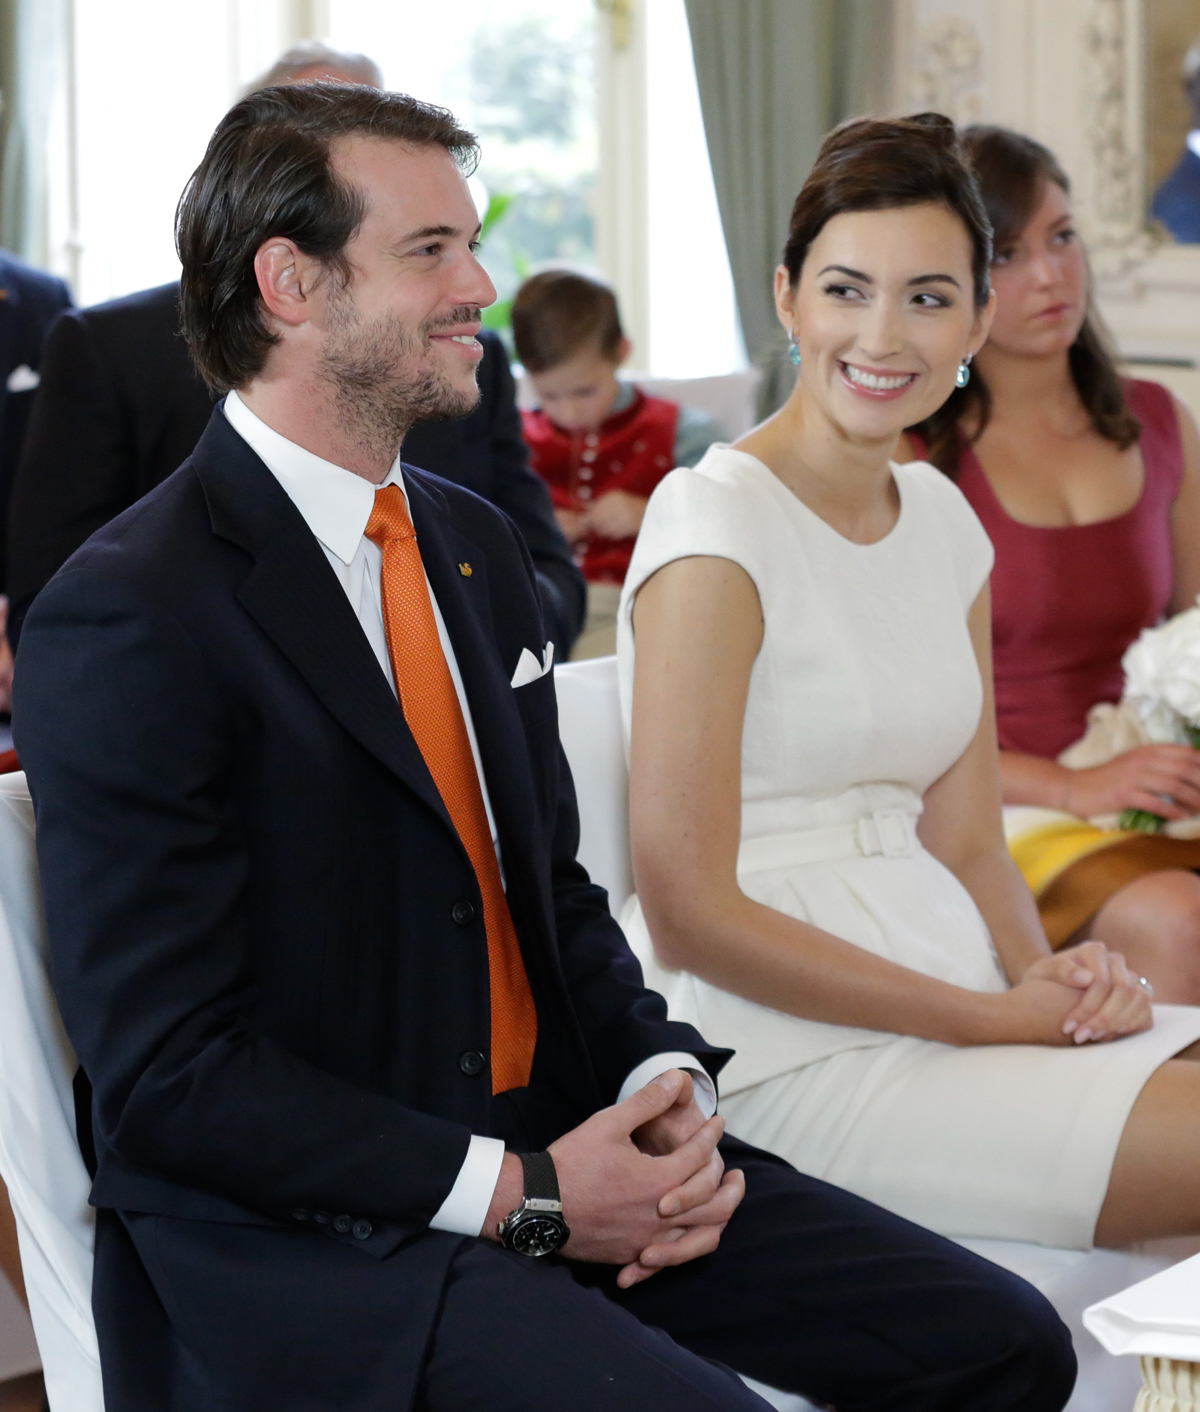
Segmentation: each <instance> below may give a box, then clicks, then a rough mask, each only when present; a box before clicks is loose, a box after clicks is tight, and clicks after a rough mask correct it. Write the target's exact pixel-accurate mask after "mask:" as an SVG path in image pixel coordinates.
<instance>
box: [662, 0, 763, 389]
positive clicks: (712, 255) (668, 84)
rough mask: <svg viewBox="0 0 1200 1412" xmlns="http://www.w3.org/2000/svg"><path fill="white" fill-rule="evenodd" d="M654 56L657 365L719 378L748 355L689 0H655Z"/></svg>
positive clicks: (667, 373)
mask: <svg viewBox="0 0 1200 1412" xmlns="http://www.w3.org/2000/svg"><path fill="white" fill-rule="evenodd" d="M646 61H647V67H648V77H649V81H648V83H647V85H646V142H647V147H648V153H647V156H648V160H647V177H648V180H647V187H648V201H647V225H648V234H649V240H648V261H649V279H648V281H647V283H648V286H649V294H650V310H649V313H650V319H649V322H650V360H649V361H650V370H651V371H652V372H653V373H654V375H655V376H656V377H669V378H695V377H713V376H716V375H718V374H720V373H729V372H733V371H735V370H736V369H738V368H744V367H745V366H746V353H745V347H744V345H743V343H742V331H741V327H740V325H739V323H738V312H737V301H736V299H735V298H734V292H733V277H732V275H731V273H730V269H729V255H728V252H727V251H726V249H725V234H724V231H723V230H722V228H721V216H720V212H719V211H718V209H717V194H716V191H715V189H714V187H713V175H712V166H711V164H710V162H709V156H708V146H707V143H706V142H705V138H704V120H703V118H702V117H701V115H700V95H699V92H698V90H697V87H696V70H695V65H694V63H693V60H692V41H691V36H690V35H689V33H688V22H687V12H686V9H685V7H684V0H647V10H646Z"/></svg>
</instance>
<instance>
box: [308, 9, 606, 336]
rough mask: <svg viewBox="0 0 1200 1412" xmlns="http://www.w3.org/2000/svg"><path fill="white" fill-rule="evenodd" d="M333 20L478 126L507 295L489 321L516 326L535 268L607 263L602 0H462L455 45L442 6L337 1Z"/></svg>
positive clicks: (419, 91) (336, 32)
mask: <svg viewBox="0 0 1200 1412" xmlns="http://www.w3.org/2000/svg"><path fill="white" fill-rule="evenodd" d="M330 23H331V41H330V42H331V43H333V44H334V45H335V46H336V47H338V48H345V49H354V50H362V51H363V52H365V53H369V54H370V55H371V56H372V58H374V59H375V60H377V62H378V63H379V64H381V65H382V67H383V71H384V81H385V82H386V83H387V84H388V85H389V86H390V87H392V88H398V89H402V90H404V91H405V92H408V93H413V94H415V95H416V96H417V97H420V98H426V99H429V100H430V101H432V102H437V103H443V104H445V105H446V107H448V108H450V109H451V110H452V111H453V112H454V114H455V116H456V117H457V118H458V119H459V121H460V122H462V123H463V124H464V125H465V126H467V127H469V128H470V129H471V130H472V131H474V132H476V133H478V135H479V137H480V141H481V145H482V159H481V161H480V165H479V170H478V172H477V174H476V179H475V181H474V183H473V188H474V192H475V197H476V202H477V204H478V205H479V206H480V209H481V211H484V212H486V217H485V222H486V233H485V239H484V242H483V248H482V252H481V257H480V258H481V260H482V262H483V265H484V267H485V268H486V270H487V272H488V274H489V275H490V276H491V277H492V280H493V282H494V283H495V285H496V291H497V296H498V299H497V303H496V305H495V306H494V307H493V308H492V309H491V310H488V311H487V312H486V313H485V316H484V317H485V322H486V323H488V324H490V325H491V326H492V327H494V328H500V329H502V330H503V329H507V325H508V311H509V306H510V304H511V301H512V296H513V294H514V293H515V291H516V288H517V286H518V284H520V282H521V280H522V279H523V278H524V276H525V274H526V273H527V272H528V270H529V269H530V267H531V266H535V265H537V264H538V263H540V262H542V261H545V260H572V261H575V262H578V263H580V264H584V265H594V264H595V260H596V249H595V215H594V203H595V189H596V163H597V149H596V104H595V77H594V62H593V61H594V54H595V15H594V6H593V4H592V0H542V2H541V3H537V0H512V3H506V4H504V5H496V4H491V3H487V0H459V3H458V4H457V5H456V6H455V10H454V34H455V40H454V43H453V44H452V45H450V44H448V43H447V40H446V23H445V18H444V15H443V14H442V13H441V12H440V11H439V10H438V9H437V7H435V6H424V5H422V6H416V5H412V6H408V5H405V6H396V7H394V8H393V9H392V10H391V11H390V12H389V11H385V10H384V9H383V7H381V6H380V5H379V4H378V0H332V3H331V5H330Z"/></svg>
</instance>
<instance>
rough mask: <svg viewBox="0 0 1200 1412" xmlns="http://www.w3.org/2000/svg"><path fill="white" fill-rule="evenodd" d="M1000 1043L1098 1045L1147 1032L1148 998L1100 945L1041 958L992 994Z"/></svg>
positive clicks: (1124, 967) (1134, 978)
mask: <svg viewBox="0 0 1200 1412" xmlns="http://www.w3.org/2000/svg"><path fill="white" fill-rule="evenodd" d="M995 1000H996V1001H997V1002H998V1004H997V1009H998V1011H999V1013H1000V1016H1001V1033H1002V1036H1003V1037H1001V1038H999V1040H998V1041H997V1042H999V1043H1002V1044H1048V1045H1067V1044H1097V1043H1100V1042H1102V1041H1104V1040H1111V1039H1121V1038H1122V1037H1123V1036H1125V1035H1131V1034H1137V1033H1138V1032H1139V1031H1140V1030H1148V1029H1149V1028H1150V1027H1151V1026H1152V1025H1153V1023H1154V1014H1153V1011H1152V1010H1151V1007H1150V994H1149V992H1148V991H1147V989H1146V988H1145V987H1144V986H1143V985H1142V984H1141V982H1140V980H1139V978H1138V977H1137V976H1136V975H1135V974H1134V973H1133V972H1132V971H1131V970H1130V969H1129V967H1128V966H1127V965H1126V964H1125V958H1124V957H1123V956H1120V955H1118V954H1117V953H1116V952H1115V951H1110V950H1109V949H1108V948H1107V947H1106V946H1105V945H1104V943H1103V942H1099V941H1085V942H1083V943H1081V944H1080V945H1079V946H1072V947H1070V948H1069V949H1067V950H1064V951H1059V952H1056V953H1055V954H1054V955H1053V956H1043V957H1040V958H1039V959H1038V960H1037V961H1035V962H1034V963H1033V965H1032V966H1030V967H1029V968H1028V969H1027V970H1026V971H1025V973H1024V974H1023V975H1022V977H1021V979H1020V981H1019V982H1018V983H1017V984H1016V985H1014V986H1013V987H1012V989H1011V990H1008V991H1005V992H1004V993H1003V994H1002V995H999V996H996V997H995Z"/></svg>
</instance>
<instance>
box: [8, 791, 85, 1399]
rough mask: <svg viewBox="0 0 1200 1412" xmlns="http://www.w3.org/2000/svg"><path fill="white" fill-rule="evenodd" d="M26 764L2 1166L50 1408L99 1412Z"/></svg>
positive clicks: (15, 852)
mask: <svg viewBox="0 0 1200 1412" xmlns="http://www.w3.org/2000/svg"><path fill="white" fill-rule="evenodd" d="M45 958H46V935H45V926H44V924H43V921H42V903H41V893H40V891H39V887H38V873H37V858H36V855H35V853H34V847H33V805H32V804H31V802H30V799H29V791H28V788H27V787H26V784H25V776H24V775H23V774H11V775H0V1176H2V1177H3V1179H4V1182H5V1184H6V1185H7V1187H8V1193H9V1197H10V1199H11V1201H12V1207H13V1212H14V1214H15V1215H16V1218H17V1233H18V1239H19V1241H20V1247H21V1263H22V1266H23V1268H24V1273H25V1287H26V1291H27V1293H28V1296H29V1312H30V1316H31V1318H32V1320H33V1328H34V1333H35V1335H36V1337H37V1342H38V1351H39V1353H40V1354H41V1359H42V1368H43V1371H44V1374H45V1379H46V1393H47V1397H48V1398H49V1401H50V1406H51V1408H52V1409H53V1412H103V1409H104V1397H103V1393H102V1390H101V1384H100V1359H99V1355H98V1352H97V1348H96V1330H95V1325H94V1324H93V1322H92V1235H93V1213H92V1210H91V1208H90V1207H89V1206H88V1189H89V1186H90V1182H89V1180H88V1174H87V1171H86V1169H85V1167H84V1165H83V1160H82V1158H81V1157H80V1155H79V1148H78V1146H77V1145H76V1140H75V1107H74V1099H73V1095H72V1088H71V1085H72V1080H73V1078H74V1074H75V1068H76V1064H75V1055H74V1053H73V1052H72V1050H71V1046H70V1043H69V1042H68V1040H67V1037H66V1034H65V1033H64V1031H63V1027H62V1021H61V1020H60V1019H59V1014H58V1006H57V1004H56V1003H55V1000H54V995H53V992H52V991H51V989H50V983H49V980H48V978H47V976H46V964H45Z"/></svg>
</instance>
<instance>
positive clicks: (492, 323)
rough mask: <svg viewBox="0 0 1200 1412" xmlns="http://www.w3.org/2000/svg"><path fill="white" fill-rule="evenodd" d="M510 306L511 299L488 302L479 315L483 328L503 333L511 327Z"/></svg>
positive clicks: (511, 303)
mask: <svg viewBox="0 0 1200 1412" xmlns="http://www.w3.org/2000/svg"><path fill="white" fill-rule="evenodd" d="M512 306H513V302H512V300H511V299H498V300H497V301H496V303H495V304H489V305H488V307H487V308H486V309H484V310H483V312H482V313H481V314H480V316H479V317H480V319H481V320H482V322H483V326H484V328H490V329H493V330H494V331H495V332H496V333H505V332H506V331H507V330H508V329H509V328H511V327H512Z"/></svg>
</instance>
